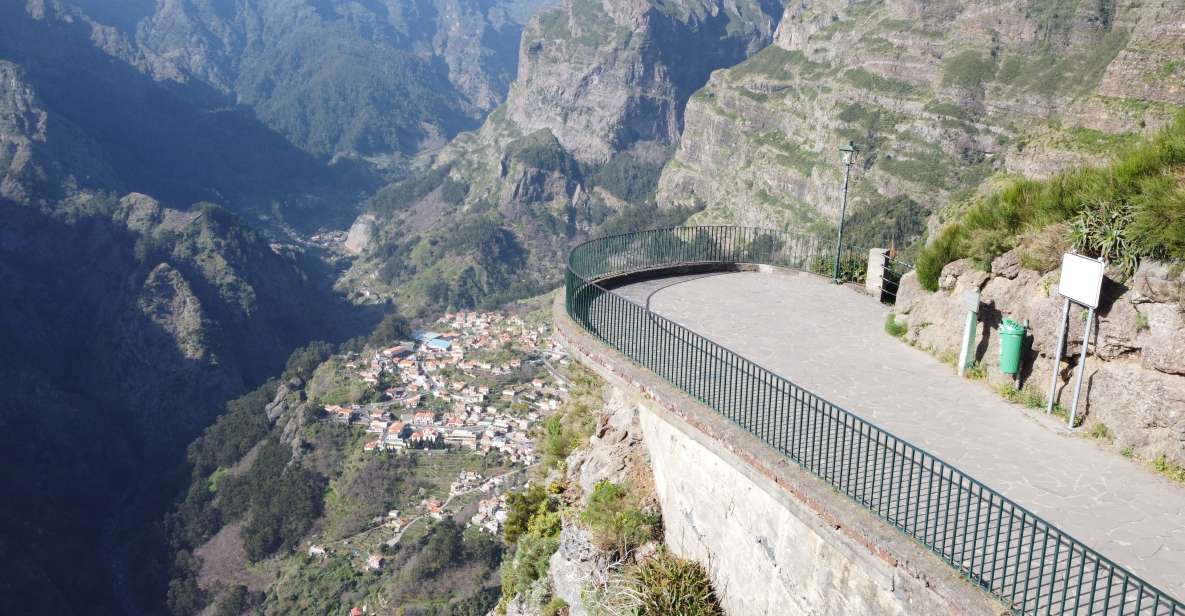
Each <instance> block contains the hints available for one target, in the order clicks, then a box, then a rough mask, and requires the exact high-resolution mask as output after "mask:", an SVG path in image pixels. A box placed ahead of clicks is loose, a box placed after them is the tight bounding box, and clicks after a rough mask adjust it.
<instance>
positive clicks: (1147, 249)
mask: <svg viewBox="0 0 1185 616" xmlns="http://www.w3.org/2000/svg"><path fill="white" fill-rule="evenodd" d="M1182 165H1185V112H1181V113H1179V114H1178V115H1177V118H1176V119H1175V121H1174V122H1173V123H1172V124H1171V125H1170V126H1169V127H1167V128H1166V129H1165V130H1163V131H1162V132H1161V133H1160V134H1159V135H1157V136H1156V137H1155V138H1154V139H1151V140H1141V141H1140V143H1139V144H1138V145H1135V146H1132V147H1129V148H1127V149H1125V150H1123V151H1122V152H1121V153H1120V154H1119V155H1118V156H1116V158H1115V160H1114V161H1113V162H1112V163H1111V164H1109V165H1106V166H1104V167H1095V168H1085V169H1078V170H1072V171H1067V172H1063V173H1061V174H1058V175H1056V176H1054V177H1052V178H1050V179H1048V180H1044V181H1034V180H1027V179H1019V180H1014V181H1012V182H1011V183H1010V184H1009V185H1007V186H1006V187H1005V188H1004V189H1002V190H1000V191H997V192H995V193H993V194H991V195H988V196H986V197H982V198H978V199H977V200H976V201H975V202H974V203H972V204H971V206H970V207H969V208H968V209H967V210H966V211H964V212H963V214H962V216H961V217H960V218H959V219H958V220H957V222H955V223H954V224H951V225H950V226H948V227H947V228H946V229H945V230H943V232H942V233H941V234H939V235H938V237H936V238H935V239H934V241H933V242H931V244H930V245H929V246H927V247H926V248H925V250H924V251H923V252H922V255H921V257H920V258H919V259H918V265H917V269H918V280H919V282H920V283H921V285H922V286H923V287H924V288H926V289H928V290H930V291H936V290H937V289H938V278H939V276H940V274H941V272H942V268H943V267H944V266H945V265H946V264H948V263H950V262H952V261H955V260H958V259H962V258H967V257H970V258H973V259H975V260H976V261H978V262H980V263H981V264H986V263H990V262H991V260H992V259H994V258H995V257H997V256H999V255H1000V254H1003V253H1004V252H1006V251H1008V250H1011V249H1012V248H1014V247H1015V246H1016V244H1017V238H1018V237H1019V236H1021V235H1022V234H1024V233H1028V232H1034V231H1037V230H1039V229H1041V228H1043V227H1045V226H1048V225H1051V224H1055V223H1061V222H1069V221H1075V220H1076V219H1078V218H1079V216H1080V215H1082V214H1083V212H1101V211H1104V210H1107V208H1108V207H1110V208H1111V209H1110V210H1107V211H1113V210H1114V209H1116V208H1119V209H1121V210H1123V212H1126V211H1127V210H1129V209H1130V219H1127V218H1126V213H1125V220H1126V222H1124V223H1123V225H1124V226H1122V227H1116V226H1115V225H1111V226H1109V227H1107V229H1108V232H1111V233H1119V234H1120V235H1121V236H1122V238H1123V239H1124V240H1125V242H1126V245H1128V246H1130V249H1129V251H1130V253H1131V254H1134V255H1135V256H1136V257H1137V258H1138V257H1153V258H1159V259H1165V260H1171V261H1185V186H1183V185H1182V182H1181V180H1180V179H1179V178H1178V177H1177V176H1176V175H1175V174H1174V170H1175V169H1179V168H1181V166H1182ZM1103 239H1106V238H1101V239H1100V240H1099V241H1095V242H1086V244H1085V247H1086V248H1088V249H1089V248H1092V246H1091V244H1094V245H1096V246H1101V245H1102V243H1101V242H1102V240H1103ZM1095 249H1096V250H1097V248H1095ZM1087 254H1088V255H1089V256H1096V255H1093V254H1090V252H1089V250H1088V252H1087Z"/></svg>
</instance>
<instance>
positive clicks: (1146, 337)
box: [897, 250, 1185, 464]
mask: <svg viewBox="0 0 1185 616" xmlns="http://www.w3.org/2000/svg"><path fill="white" fill-rule="evenodd" d="M1178 269H1179V268H1178ZM1057 279H1058V272H1057V271H1053V272H1048V273H1045V274H1041V273H1039V272H1035V271H1033V270H1029V269H1025V268H1023V267H1021V266H1020V265H1019V259H1017V251H1016V250H1014V251H1011V252H1009V253H1006V254H1004V255H1002V256H1001V257H999V258H997V259H996V260H995V261H994V262H993V263H992V271H991V272H983V271H981V270H978V269H976V268H975V267H974V266H973V264H972V263H971V262H970V261H969V260H963V261H955V262H953V263H950V264H948V265H947V266H946V267H945V268H943V270H942V276H941V278H940V279H939V290H938V291H937V292H935V293H928V292H926V291H924V290H922V289H921V287H920V286H919V285H918V283H917V277H916V274H914V273H910V274H907V275H906V276H905V278H904V279H903V280H902V283H901V289H900V291H899V295H898V298H897V306H898V310H899V312H900V313H901V314H900V316H898V317H897V319H898V321H899V322H901V323H904V324H906V325H908V328H909V329H908V332H907V333H906V339H907V340H908V341H909V342H911V343H914V344H916V345H918V346H921V347H923V348H928V349H931V350H932V351H935V352H937V353H940V354H955V355H957V354H958V352H959V347H960V343H961V336H962V328H963V321H964V318H965V316H964V315H965V309H964V308H963V306H962V301H961V298H962V296H963V294H964V292H966V291H968V290H973V289H974V290H979V291H980V292H981V295H980V299H981V305H980V320H981V325H980V330H979V332H978V334H977V339H976V347H975V357H976V359H978V360H979V361H981V362H982V365H983V366H985V367H986V368H987V373H988V377H989V379H991V380H992V381H995V382H999V383H1004V382H1008V381H1010V377H1008V376H1007V375H1004V374H1002V373H1000V372H999V369H998V361H999V359H998V358H999V348H1000V347H999V336H998V335H997V333H996V332H997V329H998V327H999V325H1000V322H1001V321H1002V320H1003V318H1005V317H1009V318H1012V319H1015V320H1018V321H1022V322H1023V321H1028V322H1029V327H1030V328H1029V338H1028V340H1029V343H1028V346H1027V347H1026V349H1027V352H1026V355H1025V357H1024V361H1023V364H1022V377H1023V380H1024V386H1025V387H1026V388H1028V389H1030V390H1031V391H1033V392H1034V394H1035V395H1040V396H1041V397H1044V396H1045V395H1046V393H1047V390H1048V387H1049V380H1050V377H1051V371H1052V369H1053V356H1054V354H1055V353H1056V346H1057V332H1058V327H1059V323H1060V320H1061V316H1062V299H1061V298H1060V296H1058V295H1057ZM1183 283H1185V274H1182V273H1181V272H1179V271H1176V270H1175V269H1174V268H1172V267H1170V266H1168V265H1166V264H1163V263H1157V262H1151V261H1146V262H1144V263H1143V264H1141V265H1140V268H1139V270H1138V271H1137V272H1136V274H1135V276H1134V277H1133V278H1132V280H1131V281H1130V282H1129V285H1127V286H1125V285H1120V284H1117V283H1115V282H1113V281H1111V280H1109V279H1108V280H1107V281H1105V283H1104V285H1103V300H1102V305H1101V306H1100V308H1099V311H1098V322H1097V323H1096V325H1095V327H1094V331H1093V332H1092V333H1091V346H1090V350H1091V354H1090V356H1089V357H1088V358H1087V363H1086V373H1085V380H1084V384H1083V397H1082V401H1081V402H1080V404H1079V413H1082V412H1085V413H1086V415H1085V417H1086V421H1087V422H1088V423H1096V422H1097V423H1101V424H1104V425H1105V426H1106V427H1107V429H1108V431H1109V432H1110V433H1111V434H1112V435H1114V437H1115V440H1116V443H1117V444H1118V445H1120V446H1122V447H1131V448H1132V450H1133V452H1134V453H1135V454H1137V455H1139V456H1140V457H1142V458H1146V459H1155V458H1157V457H1159V456H1162V455H1163V456H1165V457H1166V458H1167V459H1169V460H1171V461H1174V462H1176V463H1177V464H1182V463H1185V359H1183V358H1185V316H1183V314H1182V304H1181V303H1180V300H1179V298H1180V295H1179V291H1178V290H1179V289H1180V288H1181V285H1182V284H1183ZM1071 310H1072V314H1071V318H1070V320H1069V337H1068V341H1067V351H1066V355H1067V358H1066V360H1065V361H1063V362H1062V363H1061V364H1060V371H1059V388H1058V402H1059V403H1060V404H1062V405H1063V406H1064V407H1066V408H1068V407H1069V406H1070V403H1071V399H1072V397H1073V383H1074V375H1075V372H1074V367H1075V365H1076V364H1077V360H1078V356H1079V354H1080V353H1081V350H1082V336H1083V334H1084V333H1085V318H1084V317H1085V315H1084V314H1080V313H1083V312H1084V311H1083V310H1081V309H1079V308H1072V309H1071Z"/></svg>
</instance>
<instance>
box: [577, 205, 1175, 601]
mask: <svg viewBox="0 0 1185 616" xmlns="http://www.w3.org/2000/svg"><path fill="white" fill-rule="evenodd" d="M828 250H832V248H831V247H830V246H828V245H827V244H826V243H825V242H824V241H820V240H818V239H815V238H810V237H801V236H794V235H789V234H784V233H779V232H775V231H767V230H762V229H752V228H739V227H681V228H675V229H660V230H655V231H644V232H638V233H631V234H625V235H618V236H613V237H606V238H601V239H596V240H592V241H589V242H587V243H585V244H582V245H580V246H578V247H576V248H575V249H573V251H572V253H571V255H570V256H569V259H568V269H567V273H566V309H567V313H568V315H569V316H570V317H571V318H572V319H573V320H575V321H576V322H577V323H578V324H580V325H581V326H582V327H583V328H584V329H586V330H587V331H589V332H590V333H591V334H593V335H595V336H596V337H598V338H599V339H601V340H602V341H604V342H605V343H607V344H609V345H610V346H612V347H614V348H615V349H617V350H618V351H621V352H622V353H624V354H625V355H626V356H628V357H629V358H630V359H632V360H634V361H636V362H638V363H639V364H641V365H643V366H645V367H646V368H648V369H649V370H651V371H653V372H655V373H656V374H658V375H659V376H661V377H662V378H664V379H666V380H667V381H669V382H670V383H671V384H672V385H674V386H676V387H678V388H679V389H681V390H683V391H684V392H686V393H688V394H689V395H691V396H693V397H695V398H696V399H697V400H699V401H701V402H702V403H704V404H705V405H707V406H708V407H710V408H712V409H713V410H715V411H717V412H719V413H720V414H722V415H724V416H725V417H727V418H728V419H730V420H732V421H733V422H735V423H736V424H737V425H738V426H740V427H741V428H743V429H745V430H747V431H748V432H750V433H752V434H754V435H755V436H757V437H758V438H760V439H762V440H763V441H764V442H765V443H767V444H768V445H770V446H771V447H773V448H774V449H776V450H778V451H780V452H782V453H783V454H784V455H786V456H788V457H789V458H790V459H792V460H794V461H795V462H797V463H798V464H800V465H801V466H803V467H804V468H806V469H807V470H809V471H810V472H812V473H813V474H815V475H816V476H818V477H819V478H821V479H822V480H824V481H826V482H827V483H829V484H831V485H832V486H834V487H835V488H836V489H837V490H839V491H840V492H842V493H843V494H845V495H847V496H848V497H849V498H851V499H852V500H854V501H856V502H857V503H859V504H860V505H862V506H864V507H866V508H868V509H869V510H871V511H872V512H873V513H875V514H876V515H878V516H880V517H881V518H882V519H883V520H885V521H886V522H888V523H889V524H892V525H893V526H895V527H896V528H897V529H899V530H900V531H901V532H903V533H905V534H907V535H909V536H910V537H913V538H914V539H916V540H917V541H919V542H920V543H921V544H923V545H925V546H926V547H927V548H929V549H930V550H932V551H933V552H934V553H935V554H937V555H938V556H939V557H941V558H942V559H943V560H945V561H946V562H947V563H949V564H950V565H951V566H952V567H954V568H955V569H957V570H958V571H959V572H960V573H961V574H963V575H964V576H965V577H967V578H968V579H969V580H971V581H972V582H974V583H976V584H978V585H979V586H981V587H982V588H984V589H985V590H987V591H988V592H990V593H992V594H993V595H995V596H996V597H998V598H999V599H1001V600H1002V601H1003V602H1004V603H1005V604H1006V605H1007V606H1009V608H1010V609H1011V610H1012V611H1013V612H1014V613H1017V614H1043V615H1048V614H1084V615H1086V614H1092V615H1093V614H1106V615H1112V614H1114V615H1119V616H1127V615H1129V614H1130V615H1140V616H1185V606H1183V605H1182V604H1181V603H1180V602H1178V601H1177V600H1175V599H1173V598H1172V597H1170V596H1169V595H1167V594H1165V593H1164V592H1162V591H1160V590H1158V589H1157V588H1155V587H1154V586H1152V585H1151V584H1149V583H1147V582H1145V581H1144V580H1142V579H1140V578H1139V577H1137V576H1136V575H1134V574H1133V573H1131V572H1129V571H1127V570H1126V569H1124V568H1123V567H1121V566H1119V565H1117V564H1115V563H1114V562H1112V561H1111V560H1109V559H1107V558H1106V557H1104V556H1102V555H1101V554H1099V553H1098V552H1096V551H1094V550H1092V549H1091V548H1089V547H1087V546H1086V545H1084V544H1083V543H1081V542H1080V541H1078V540H1076V539H1074V538H1073V537H1071V536H1070V535H1069V534H1067V533H1065V532H1064V531H1062V530H1059V529H1058V528H1057V527H1056V526H1054V525H1052V524H1050V523H1049V522H1046V521H1045V520H1043V519H1041V518H1040V517H1038V516H1037V515H1035V514H1033V513H1032V512H1030V511H1028V510H1027V509H1025V508H1024V507H1022V506H1020V505H1018V504H1016V503H1014V502H1013V501H1011V500H1009V499H1008V498H1006V497H1004V496H1002V495H1000V494H999V493H997V492H996V491H995V490H992V489H991V488H989V487H987V486H986V485H984V484H983V483H981V482H979V481H977V480H976V479H974V478H972V477H971V476H969V475H967V474H966V473H964V472H962V471H960V470H959V469H957V468H955V467H953V466H951V465H950V464H948V463H946V462H943V461H942V460H940V459H938V458H936V457H935V456H933V455H931V454H929V453H927V452H926V451H924V450H922V449H919V448H918V447H916V446H914V445H912V444H910V443H908V442H906V441H905V440H903V439H900V438H898V437H896V436H894V435H893V434H891V433H889V432H887V431H885V430H883V429H881V428H879V427H877V426H876V425H874V424H872V423H870V422H868V421H865V420H864V419H861V418H860V417H858V416H856V415H854V414H852V413H850V412H848V411H846V410H844V409H842V408H840V407H838V406H836V405H834V404H832V403H830V402H828V401H827V400H824V399H823V398H821V397H819V396H816V395H814V394H812V393H811V392H809V391H807V390H805V389H803V388H801V387H799V386H797V385H795V384H794V383H792V382H791V381H789V380H787V379H785V378H783V377H781V376H778V375H777V374H774V373H773V372H771V371H769V370H767V369H765V368H762V367H761V366H759V365H757V364H756V363H754V362H752V361H750V360H748V359H745V358H744V357H742V356H740V355H738V354H736V353H734V352H732V351H730V350H728V349H727V348H724V347H722V346H720V345H718V344H716V343H714V342H712V341H711V340H708V339H707V338H704V337H703V336H700V335H698V334H696V333H695V332H693V331H691V330H689V329H687V328H686V327H683V326H681V325H679V324H678V323H675V322H674V321H671V320H669V319H666V318H664V317H662V316H660V315H657V314H654V313H651V312H649V311H647V310H646V308H645V307H644V306H641V305H639V304H636V303H634V302H631V301H629V300H627V299H625V298H624V297H622V296H620V295H618V294H616V293H613V292H612V291H611V290H609V289H607V288H606V287H605V286H602V283H606V282H608V281H610V280H611V279H613V278H619V277H622V276H625V275H637V274H640V273H645V272H648V271H649V272H661V271H662V270H664V269H669V268H677V267H685V266H696V265H700V266H708V267H713V266H718V267H720V268H722V269H723V268H727V267H729V266H733V265H736V264H745V263H748V264H764V265H774V266H780V267H786V268H793V269H809V266H810V264H811V263H812V262H813V261H814V260H815V259H816V256H817V255H819V254H821V252H825V251H828ZM865 254H867V253H865ZM705 300H706V301H710V298H705Z"/></svg>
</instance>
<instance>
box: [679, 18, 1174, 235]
mask: <svg viewBox="0 0 1185 616" xmlns="http://www.w3.org/2000/svg"><path fill="white" fill-rule="evenodd" d="M1182 8H1185V5H1182V4H1181V3H1179V2H1156V3H1134V2H1111V1H1107V2H1078V1H1074V0H1071V1H1061V0H1021V1H1010V2H996V1H987V2H970V3H968V2H947V1H940V2H913V1H908V0H906V1H901V0H890V1H881V0H875V1H866V2H841V1H836V0H826V1H822V2H812V3H807V4H802V5H798V6H796V7H795V8H794V9H793V10H788V11H787V12H786V13H785V14H784V16H783V18H782V21H781V24H780V25H779V26H778V31H777V36H776V37H775V41H774V44H773V45H771V46H770V47H768V48H766V49H765V50H763V51H762V52H761V53H759V54H757V55H756V56H754V57H753V58H751V59H749V60H747V61H746V62H743V63H741V64H739V65H738V66H736V67H734V68H731V69H728V70H724V71H719V72H717V73H715V74H714V75H713V77H712V79H711V81H710V82H709V83H708V85H707V86H706V87H705V88H704V89H703V90H701V91H699V92H698V93H697V94H696V95H695V96H693V97H692V99H691V101H690V103H689V104H688V108H687V114H686V128H685V130H684V132H683V136H682V138H681V140H680V142H679V147H678V150H677V152H676V154H675V158H674V160H673V161H672V162H671V163H670V164H669V165H668V166H667V168H666V170H665V171H664V173H663V176H662V179H661V182H660V186H659V192H658V200H659V203H660V204H661V205H663V206H666V207H671V206H675V205H689V204H695V203H702V204H705V205H706V206H707V209H706V210H705V211H704V212H703V213H702V214H700V215H699V216H698V217H697V220H698V221H700V222H735V223H737V224H748V225H774V226H779V227H786V228H792V229H802V230H813V231H820V230H825V229H827V228H828V227H830V226H831V225H833V224H834V221H835V220H836V218H837V217H838V209H839V203H840V198H839V189H840V185H841V183H842V175H841V170H842V166H841V165H840V155H839V152H838V151H837V147H838V146H839V145H840V144H842V143H846V142H848V141H849V140H852V141H855V142H856V144H857V145H858V146H860V147H861V148H862V149H863V152H862V154H861V156H860V157H859V160H858V165H857V167H856V168H855V169H854V170H853V184H852V199H853V202H852V206H851V207H852V210H849V214H851V213H852V211H853V210H854V211H856V212H857V213H858V212H860V210H867V211H868V212H887V213H888V219H889V220H888V221H887V222H888V223H890V224H878V225H876V226H878V227H881V230H876V229H868V230H864V229H857V230H855V231H856V232H857V235H858V237H859V239H861V240H867V241H868V242H870V243H872V242H876V243H887V242H888V241H889V240H896V242H897V244H898V245H899V246H901V245H904V244H906V243H908V242H910V241H911V240H913V239H915V238H917V237H918V236H919V234H921V233H922V231H923V230H924V228H925V220H926V218H927V213H928V212H931V211H938V210H943V209H944V208H945V207H946V206H947V204H948V203H950V202H952V201H953V202H957V201H959V200H960V199H961V198H963V197H966V196H967V195H969V194H971V193H972V192H974V191H976V190H978V189H979V188H980V187H981V186H985V185H990V183H991V180H992V178H993V177H996V176H998V175H1001V174H1024V175H1027V176H1031V177H1046V176H1048V175H1050V174H1051V173H1053V172H1054V171H1057V170H1060V169H1063V168H1066V167H1068V166H1071V165H1075V164H1081V163H1092V162H1098V161H1100V160H1101V159H1104V158H1105V157H1106V156H1107V155H1108V154H1109V153H1110V152H1112V151H1114V149H1115V148H1116V147H1118V146H1120V145H1123V144H1124V143H1125V142H1126V141H1127V140H1128V137H1127V136H1128V135H1129V134H1131V133H1140V132H1149V131H1152V130H1154V129H1155V128H1157V127H1159V126H1162V125H1164V124H1165V123H1166V122H1167V121H1168V120H1169V119H1171V117H1172V111H1173V109H1175V108H1176V107H1177V106H1180V105H1182V104H1185V90H1183V89H1182V88H1181V87H1180V83H1181V77H1182V73H1181V71H1182V70H1183V69H1182V67H1185V48H1183V47H1182V34H1181V32H1182V28H1181V25H1182V17H1181V14H1182V12H1181V9H1182ZM873 217H874V216H869V218H873ZM882 222H886V221H882ZM893 223H895V224H893Z"/></svg>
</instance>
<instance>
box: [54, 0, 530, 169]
mask: <svg viewBox="0 0 1185 616" xmlns="http://www.w3.org/2000/svg"><path fill="white" fill-rule="evenodd" d="M541 4H542V2H540V0H378V1H373V2H347V1H344V0H329V1H315V0H245V1H240V2H231V1H229V0H169V1H167V2H156V3H151V2H140V3H128V4H123V3H119V4H118V5H117V4H116V3H111V2H108V1H107V0H79V1H78V2H77V5H78V6H80V7H82V9H83V10H84V11H86V12H87V13H88V14H90V15H92V16H93V17H94V18H95V19H97V20H99V21H102V22H104V23H110V24H114V25H115V28H116V29H117V30H118V31H119V32H120V33H121V34H122V35H123V36H125V37H126V38H127V39H128V40H129V41H131V42H132V43H133V44H134V45H135V47H136V48H138V49H141V50H143V53H144V54H145V55H146V56H148V57H150V58H152V59H153V60H152V61H153V63H154V64H156V65H157V66H158V67H159V68H157V70H156V72H157V73H158V74H159V75H161V76H163V77H165V78H168V79H172V80H176V81H180V82H186V81H196V82H200V83H202V84H204V85H206V86H208V87H210V88H212V89H213V90H215V91H217V92H219V93H221V94H223V95H225V96H226V98H227V99H228V100H230V101H233V102H234V103H235V104H238V105H243V106H246V107H248V108H250V109H251V110H252V111H253V112H254V114H255V116H256V117H257V118H258V119H259V120H260V121H262V122H263V123H264V124H265V125H266V126H268V127H269V128H271V129H272V130H274V131H276V132H277V133H279V134H280V135H282V136H284V138H286V139H287V140H288V141H289V142H291V143H292V144H294V145H296V146H297V147H300V148H302V149H303V150H305V151H307V152H309V153H311V154H313V155H315V156H318V157H332V156H360V157H365V158H367V159H368V160H371V161H372V162H376V163H379V164H380V165H383V166H387V165H392V164H396V163H398V162H399V161H400V160H401V159H402V158H403V157H408V156H414V155H415V154H416V153H418V152H419V151H420V150H422V149H425V148H432V147H439V146H441V145H443V144H444V143H445V142H446V141H447V140H448V139H450V138H452V137H453V136H454V135H456V134H457V133H458V132H460V131H462V130H468V129H472V128H475V127H476V126H478V125H479V124H480V122H481V120H482V119H483V118H484V117H485V115H486V114H487V113H488V112H489V111H490V110H492V109H493V108H494V107H495V106H497V105H498V104H499V103H500V102H502V100H503V99H504V98H505V96H506V89H507V86H508V85H509V82H510V80H511V78H512V77H513V76H514V72H515V65H516V63H517V60H518V57H517V54H516V51H517V48H518V40H519V36H520V34H521V31H522V24H523V23H524V21H525V19H526V17H528V16H529V15H530V13H531V12H532V11H533V10H535V9H536V8H538V6H539V5H541Z"/></svg>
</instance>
